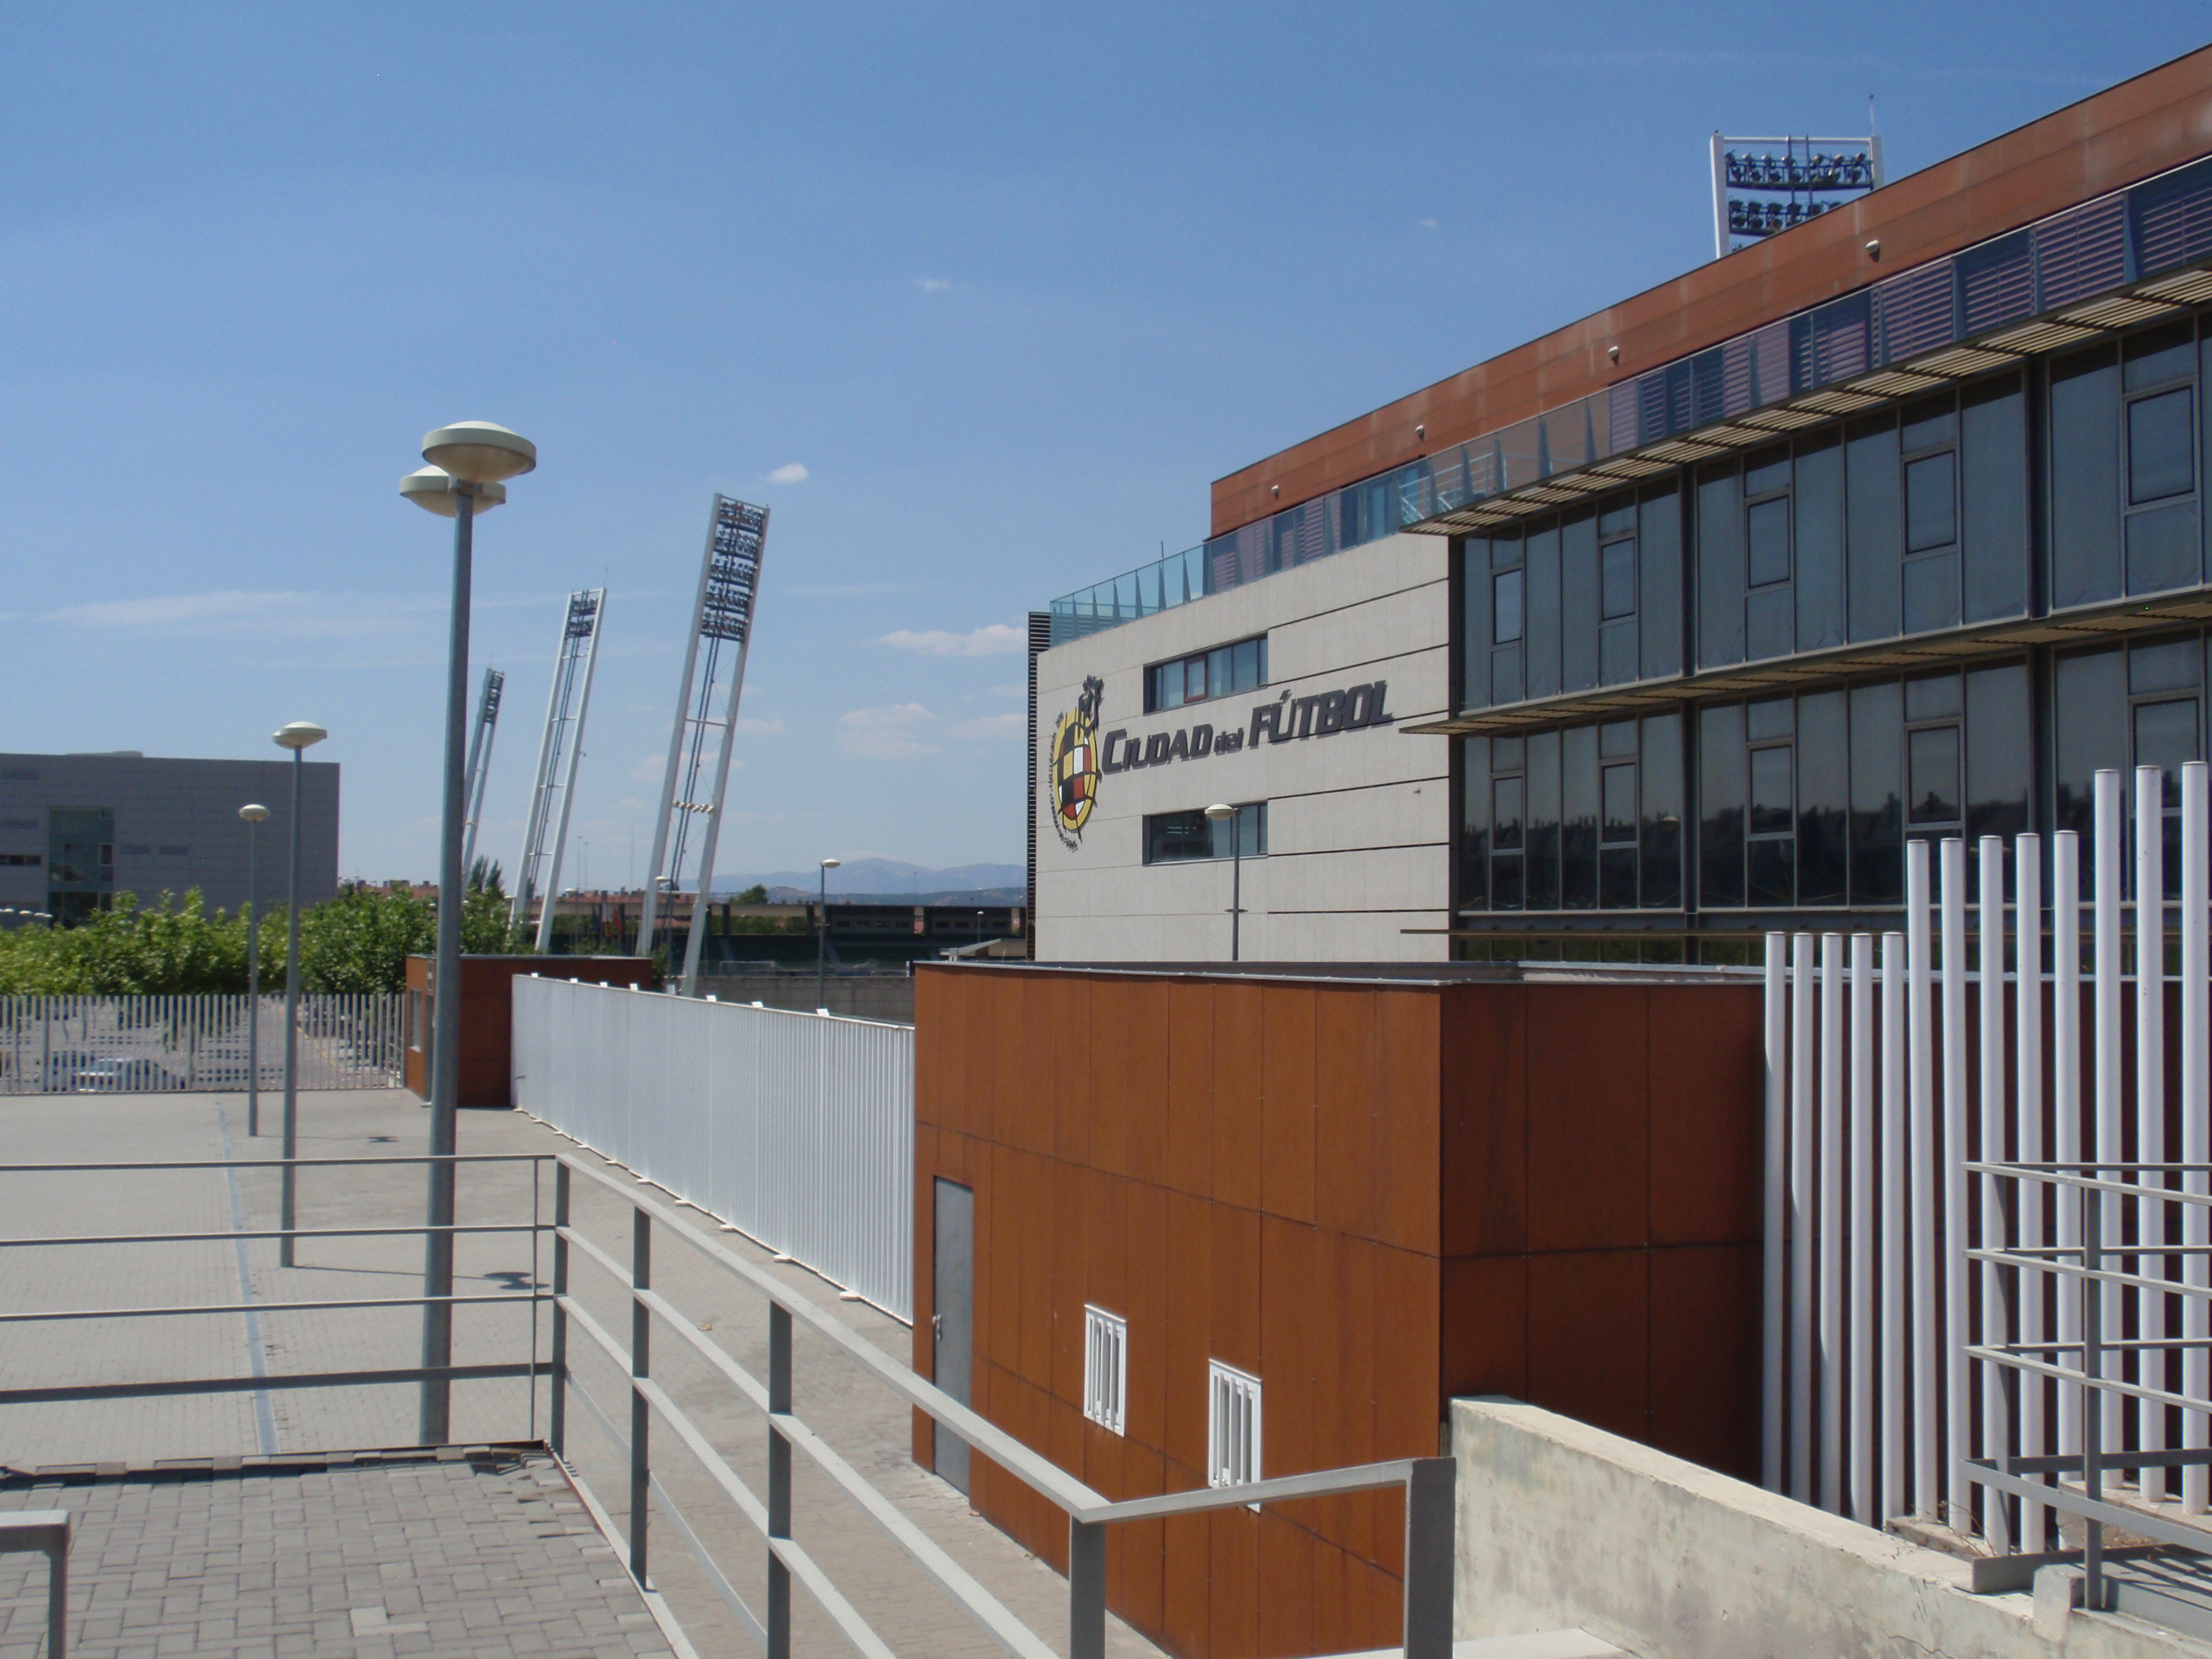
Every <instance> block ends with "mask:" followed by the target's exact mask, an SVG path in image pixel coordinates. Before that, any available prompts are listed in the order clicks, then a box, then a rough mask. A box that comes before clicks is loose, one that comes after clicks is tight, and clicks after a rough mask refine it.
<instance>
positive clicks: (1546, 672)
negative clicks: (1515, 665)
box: [1522, 527, 1559, 908]
mask: <svg viewBox="0 0 2212 1659" xmlns="http://www.w3.org/2000/svg"><path fill="white" fill-rule="evenodd" d="M1522 648H1523V651H1524V653H1525V655H1524V656H1523V659H1522V672H1523V674H1524V675H1525V676H1526V677H1527V679H1528V696H1532V697H1548V696H1553V695H1554V694H1555V693H1557V692H1558V690H1559V531H1558V529H1557V528H1556V527H1555V528H1553V529H1551V530H1540V531H1538V532H1535V533H1534V535H1532V536H1530V537H1529V538H1528V626H1527V630H1526V632H1525V634H1524V635H1523V647H1522ZM1530 904H1531V906H1532V908H1533V906H1534V898H1533V896H1532V898H1531V899H1530Z"/></svg>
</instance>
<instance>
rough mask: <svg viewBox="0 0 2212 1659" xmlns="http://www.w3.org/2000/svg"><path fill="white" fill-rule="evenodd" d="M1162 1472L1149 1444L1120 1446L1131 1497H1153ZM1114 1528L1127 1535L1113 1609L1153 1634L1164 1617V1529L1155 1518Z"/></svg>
mask: <svg viewBox="0 0 2212 1659" xmlns="http://www.w3.org/2000/svg"><path fill="white" fill-rule="evenodd" d="M1163 1474H1164V1470H1163V1469H1162V1468H1161V1464H1160V1455H1159V1454H1158V1452H1156V1451H1154V1450H1153V1449H1152V1448H1151V1447H1150V1446H1146V1445H1139V1444H1137V1443H1129V1444H1127V1445H1125V1446H1124V1447H1123V1448H1122V1449H1121V1480H1122V1485H1123V1486H1124V1487H1125V1488H1126V1489H1127V1493H1128V1496H1130V1497H1131V1498H1152V1497H1157V1496H1158V1494H1159V1493H1160V1492H1164V1491H1165V1490H1166V1488H1165V1486H1163V1485H1162V1477H1163ZM1062 1529H1063V1531H1064V1530H1065V1527H1064V1526H1063V1528H1062ZM1114 1530H1115V1532H1119V1533H1124V1534H1127V1536H1126V1537H1125V1538H1124V1539H1123V1540H1122V1543H1121V1550H1122V1560H1123V1563H1124V1565H1123V1568H1122V1573H1121V1583H1122V1590H1121V1594H1122V1595H1123V1597H1124V1598H1125V1599H1124V1600H1123V1601H1122V1603H1121V1606H1120V1607H1117V1608H1115V1611H1116V1612H1117V1613H1120V1614H1121V1617H1123V1618H1124V1619H1126V1620H1128V1621H1129V1622H1130V1623H1131V1624H1133V1625H1134V1626H1136V1627H1137V1628H1138V1629H1139V1630H1140V1631H1143V1632H1146V1634H1147V1635H1151V1636H1155V1637H1156V1636H1158V1634H1159V1632H1160V1626H1161V1621H1162V1619H1163V1617H1164V1609H1163V1601H1164V1591H1165V1582H1164V1580H1165V1573H1166V1566H1167V1563H1166V1559H1165V1553H1166V1547H1167V1529H1166V1528H1165V1526H1164V1524H1163V1523H1162V1522H1158V1521H1129V1522H1122V1523H1121V1525H1119V1526H1117V1527H1115V1528H1114Z"/></svg>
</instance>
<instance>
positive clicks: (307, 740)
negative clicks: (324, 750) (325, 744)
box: [276, 720, 330, 754]
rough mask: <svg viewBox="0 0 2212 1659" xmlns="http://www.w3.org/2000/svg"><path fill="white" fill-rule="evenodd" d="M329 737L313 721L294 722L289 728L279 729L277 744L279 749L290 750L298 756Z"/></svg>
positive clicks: (281, 727)
mask: <svg viewBox="0 0 2212 1659" xmlns="http://www.w3.org/2000/svg"><path fill="white" fill-rule="evenodd" d="M328 736H330V733H329V732H325V731H324V730H323V728H322V727H321V726H318V725H316V724H315V723H314V721H313V720H294V721H293V722H292V723H291V724H290V725H289V726H279V727H278V728H277V730H276V746H277V747H278V748H279V749H289V750H292V751H293V752H294V753H295V754H296V753H297V752H298V751H299V750H302V749H312V748H313V747H314V746H315V745H316V744H319V743H320V742H321V741H322V740H323V739H324V738H327V737H328Z"/></svg>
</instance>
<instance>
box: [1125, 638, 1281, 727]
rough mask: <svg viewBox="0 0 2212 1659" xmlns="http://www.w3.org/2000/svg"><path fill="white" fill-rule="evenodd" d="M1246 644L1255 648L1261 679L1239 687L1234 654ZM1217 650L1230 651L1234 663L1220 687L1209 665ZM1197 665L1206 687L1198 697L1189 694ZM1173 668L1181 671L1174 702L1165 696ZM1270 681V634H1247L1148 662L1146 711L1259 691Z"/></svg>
mask: <svg viewBox="0 0 2212 1659" xmlns="http://www.w3.org/2000/svg"><path fill="white" fill-rule="evenodd" d="M1247 645H1249V646H1253V647H1256V651H1255V655H1256V656H1257V659H1258V662H1257V668H1258V672H1259V678H1258V679H1256V680H1255V681H1254V682H1253V684H1250V685H1248V686H1244V687H1242V688H1238V687H1237V685H1236V684H1235V678H1236V677H1235V673H1234V671H1233V664H1234V660H1235V658H1234V653H1235V652H1236V651H1237V649H1238V648H1239V647H1243V646H1247ZM1216 652H1225V653H1231V657H1230V660H1231V665H1232V669H1231V672H1230V673H1229V674H1228V675H1227V676H1225V678H1226V679H1227V680H1228V681H1229V684H1226V685H1225V686H1222V687H1219V688H1217V687H1216V686H1215V685H1214V684H1213V679H1214V674H1213V671H1212V667H1211V660H1212V657H1213V654H1214V653H1216ZM1194 667H1195V668H1196V669H1197V671H1198V674H1199V677H1200V683H1201V684H1203V685H1204V686H1205V687H1206V690H1204V692H1202V693H1201V694H1200V696H1195V697H1194V696H1190V695H1189V685H1190V674H1191V671H1192V669H1193V668H1194ZM1170 671H1178V673H1177V678H1179V680H1180V682H1181V684H1179V686H1178V688H1177V690H1178V691H1179V693H1180V695H1179V696H1177V697H1176V700H1175V701H1173V702H1170V701H1168V699H1167V698H1166V697H1165V696H1163V695H1162V694H1163V693H1164V691H1165V690H1166V689H1167V685H1168V683H1169V682H1168V676H1169V674H1170ZM1267 684H1270V682H1269V680H1268V678H1267V635H1266V634H1265V633H1259V634H1246V635H1242V636H1241V637H1239V638H1237V639H1233V640H1227V641H1223V642H1222V643H1221V644H1219V645H1209V646H1207V647H1206V649H1204V650H1203V651H1187V652H1185V653H1182V655H1180V656H1175V657H1164V658H1162V659H1160V660H1159V661H1158V662H1150V663H1146V665H1145V673H1144V685H1145V712H1146V714H1171V713H1173V712H1174V711H1175V710H1176V709H1178V708H1190V707H1192V706H1193V705H1194V704H1197V703H1201V702H1220V701H1221V700H1222V699H1223V698H1224V697H1234V696H1243V695H1244V693H1246V692H1250V691H1256V690H1260V689H1261V688H1262V687H1264V686H1266V685H1267Z"/></svg>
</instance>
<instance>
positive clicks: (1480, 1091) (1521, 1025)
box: [1438, 985, 1528, 1255]
mask: <svg viewBox="0 0 2212 1659" xmlns="http://www.w3.org/2000/svg"><path fill="white" fill-rule="evenodd" d="M1440 1002H1441V1008H1442V1013H1441V1018H1442V1022H1443V1033H1442V1036H1443V1079H1442V1081H1443V1101H1442V1103H1441V1105H1440V1108H1439V1110H1440V1112H1441V1114H1442V1117H1443V1127H1442V1130H1441V1136H1442V1141H1443V1145H1442V1148H1441V1156H1442V1158H1443V1177H1442V1182H1441V1188H1442V1194H1441V1203H1440V1213H1439V1217H1438V1228H1439V1231H1440V1234H1441V1239H1440V1248H1441V1249H1442V1251H1443V1254H1444V1255H1488V1254H1491V1253H1492V1252H1503V1251H1515V1250H1524V1249H1527V1248H1528V992H1527V991H1526V989H1525V988H1523V987H1521V986H1518V985H1496V986H1492V985H1481V986H1474V985H1468V986H1453V987H1449V988H1447V989H1446V990H1444V991H1443V992H1442V993H1441V994H1440Z"/></svg>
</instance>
